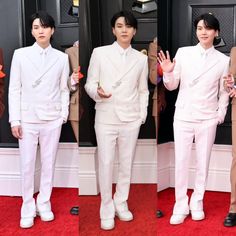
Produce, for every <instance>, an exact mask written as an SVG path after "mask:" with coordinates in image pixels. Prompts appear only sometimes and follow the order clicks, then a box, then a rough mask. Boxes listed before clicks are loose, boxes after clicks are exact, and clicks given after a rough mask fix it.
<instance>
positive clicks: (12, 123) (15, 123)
mask: <svg viewBox="0 0 236 236" xmlns="http://www.w3.org/2000/svg"><path fill="white" fill-rule="evenodd" d="M14 126H20V121H19V120H13V121H12V122H11V127H14Z"/></svg>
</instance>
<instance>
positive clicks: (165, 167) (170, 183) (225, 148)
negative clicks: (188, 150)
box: [157, 142, 232, 192]
mask: <svg viewBox="0 0 236 236" xmlns="http://www.w3.org/2000/svg"><path fill="white" fill-rule="evenodd" d="M231 149H232V147H231V145H214V146H213V149H212V154H211V160H210V167H209V174H208V183H207V188H206V189H207V190H214V191H224V192H230V167H231V160H232V157H231ZM174 158H175V154H174V143H173V142H169V143H164V144H160V145H158V158H157V159H158V164H157V166H158V167H157V171H158V191H161V190H163V189H166V188H168V187H174V182H175V177H174V168H175V164H174ZM194 175H195V145H194V144H193V148H192V156H191V161H190V165H189V186H188V187H189V188H193V186H194Z"/></svg>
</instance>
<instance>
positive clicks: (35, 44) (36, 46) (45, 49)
mask: <svg viewBox="0 0 236 236" xmlns="http://www.w3.org/2000/svg"><path fill="white" fill-rule="evenodd" d="M33 46H34V47H35V48H36V49H37V50H38V51H39V54H40V55H42V54H43V53H44V54H47V53H48V52H49V50H50V49H51V48H52V46H51V44H49V46H48V47H46V48H42V47H40V46H39V45H38V44H37V42H35V43H34V45H33Z"/></svg>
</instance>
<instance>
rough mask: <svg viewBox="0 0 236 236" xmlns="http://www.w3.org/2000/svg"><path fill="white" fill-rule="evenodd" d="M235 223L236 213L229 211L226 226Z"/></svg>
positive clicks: (225, 221)
mask: <svg viewBox="0 0 236 236" xmlns="http://www.w3.org/2000/svg"><path fill="white" fill-rule="evenodd" d="M235 225H236V213H229V214H228V215H227V216H226V218H225V220H224V226H226V227H231V226H235Z"/></svg>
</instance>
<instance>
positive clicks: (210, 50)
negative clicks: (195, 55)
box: [197, 43, 215, 56]
mask: <svg viewBox="0 0 236 236" xmlns="http://www.w3.org/2000/svg"><path fill="white" fill-rule="evenodd" d="M197 47H198V49H199V52H200V55H201V56H203V55H209V54H210V53H212V52H213V51H214V50H215V48H214V46H211V47H210V48H208V49H204V48H203V47H202V46H201V44H200V43H198V44H197Z"/></svg>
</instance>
